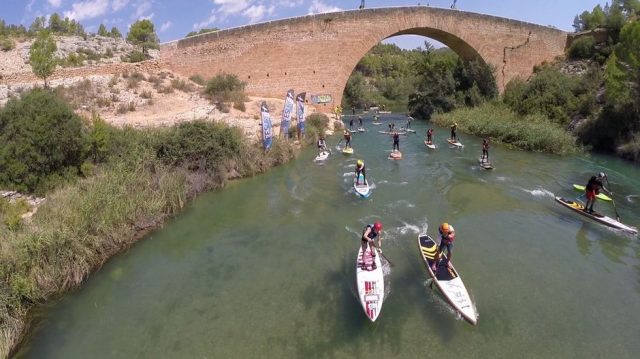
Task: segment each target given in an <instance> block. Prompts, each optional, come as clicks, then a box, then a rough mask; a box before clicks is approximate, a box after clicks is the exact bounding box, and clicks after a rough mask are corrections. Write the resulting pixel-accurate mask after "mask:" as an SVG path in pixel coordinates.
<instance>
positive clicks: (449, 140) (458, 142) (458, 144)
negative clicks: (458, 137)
mask: <svg viewBox="0 0 640 359" xmlns="http://www.w3.org/2000/svg"><path fill="white" fill-rule="evenodd" d="M447 142H449V144H450V145H453V146H456V147H458V148H461V147H464V146H463V144H462V143H460V141H453V140H451V139H450V138H448V139H447Z"/></svg>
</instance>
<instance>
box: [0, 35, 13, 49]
mask: <svg viewBox="0 0 640 359" xmlns="http://www.w3.org/2000/svg"><path fill="white" fill-rule="evenodd" d="M14 47H15V45H14V44H13V40H11V39H9V38H8V37H0V50H2V51H10V50H13V48H14Z"/></svg>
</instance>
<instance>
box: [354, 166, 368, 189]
mask: <svg viewBox="0 0 640 359" xmlns="http://www.w3.org/2000/svg"><path fill="white" fill-rule="evenodd" d="M361 173H362V178H364V181H365V183H366V181H367V172H366V169H365V166H364V163H363V164H362V167H360V166H358V165H357V164H356V186H357V185H358V184H360V181H358V178H360V174H361Z"/></svg>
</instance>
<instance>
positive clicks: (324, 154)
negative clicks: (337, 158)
mask: <svg viewBox="0 0 640 359" xmlns="http://www.w3.org/2000/svg"><path fill="white" fill-rule="evenodd" d="M327 157H329V151H322V152H320V154H319V155H317V156H316V158H315V160H314V161H316V162H318V161H324V160H326V159H327Z"/></svg>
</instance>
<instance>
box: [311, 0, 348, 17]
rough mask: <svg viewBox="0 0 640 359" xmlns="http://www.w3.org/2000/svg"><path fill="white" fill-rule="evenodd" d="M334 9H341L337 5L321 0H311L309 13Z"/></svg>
mask: <svg viewBox="0 0 640 359" xmlns="http://www.w3.org/2000/svg"><path fill="white" fill-rule="evenodd" d="M334 11H342V9H341V8H339V7H337V6H333V5H329V4H325V3H324V2H323V1H322V0H313V1H312V2H311V6H310V7H309V14H321V13H325V12H334Z"/></svg>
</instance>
